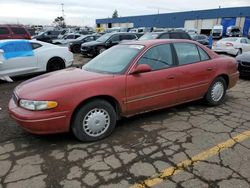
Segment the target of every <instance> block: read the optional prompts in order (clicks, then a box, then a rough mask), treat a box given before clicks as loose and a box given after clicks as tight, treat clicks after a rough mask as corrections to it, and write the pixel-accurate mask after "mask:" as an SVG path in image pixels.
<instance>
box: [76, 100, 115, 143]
mask: <svg viewBox="0 0 250 188" xmlns="http://www.w3.org/2000/svg"><path fill="white" fill-rule="evenodd" d="M116 120H117V117H116V112H115V110H114V107H113V106H112V105H111V104H110V103H108V102H107V101H105V100H101V99H97V100H93V101H90V102H88V103H87V104H85V105H83V106H82V107H81V108H80V109H79V110H78V111H77V112H76V114H75V116H74V119H73V123H72V132H73V134H74V135H75V137H76V138H77V139H79V140H80V141H83V142H84V141H87V142H88V141H96V140H100V139H102V138H104V137H106V136H108V135H110V134H111V133H112V132H113V130H114V128H115V125H116Z"/></svg>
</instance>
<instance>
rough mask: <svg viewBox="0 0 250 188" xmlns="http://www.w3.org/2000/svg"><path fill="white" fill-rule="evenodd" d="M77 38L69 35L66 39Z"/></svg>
mask: <svg viewBox="0 0 250 188" xmlns="http://www.w3.org/2000/svg"><path fill="white" fill-rule="evenodd" d="M74 38H75V35H68V36H67V37H66V39H74Z"/></svg>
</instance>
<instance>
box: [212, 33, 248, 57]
mask: <svg viewBox="0 0 250 188" xmlns="http://www.w3.org/2000/svg"><path fill="white" fill-rule="evenodd" d="M212 50H213V51H215V52H221V53H227V54H230V55H235V56H236V55H239V54H242V53H243V52H248V51H250V40H249V39H248V38H245V37H229V38H224V39H221V40H219V41H218V42H215V43H214V44H213V46H212Z"/></svg>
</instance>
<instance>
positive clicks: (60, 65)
mask: <svg viewBox="0 0 250 188" xmlns="http://www.w3.org/2000/svg"><path fill="white" fill-rule="evenodd" d="M64 68H65V63H64V61H63V60H62V59H61V58H52V59H50V60H49V62H48V64H47V72H53V71H57V70H61V69H64Z"/></svg>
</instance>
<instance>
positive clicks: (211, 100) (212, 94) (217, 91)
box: [205, 77, 227, 106]
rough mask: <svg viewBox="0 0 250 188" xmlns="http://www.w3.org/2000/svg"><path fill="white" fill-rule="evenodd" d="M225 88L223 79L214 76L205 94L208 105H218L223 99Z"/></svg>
mask: <svg viewBox="0 0 250 188" xmlns="http://www.w3.org/2000/svg"><path fill="white" fill-rule="evenodd" d="M226 88H227V84H226V81H225V79H224V78H222V77H218V78H216V79H215V80H214V81H213V83H212V84H211V86H210V87H209V89H208V91H207V94H206V96H205V100H206V102H207V104H208V105H209V106H217V105H220V104H221V103H222V102H223V101H224V99H225V94H226Z"/></svg>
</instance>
